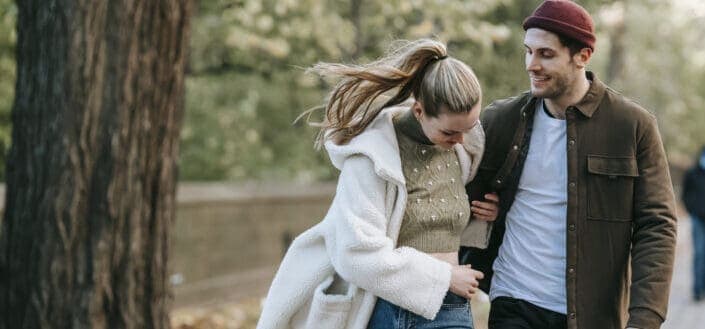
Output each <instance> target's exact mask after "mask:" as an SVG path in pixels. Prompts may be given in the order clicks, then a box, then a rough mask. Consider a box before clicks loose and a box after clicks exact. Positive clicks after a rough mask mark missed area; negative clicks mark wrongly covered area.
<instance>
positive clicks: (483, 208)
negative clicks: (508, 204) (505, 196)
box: [470, 193, 499, 221]
mask: <svg viewBox="0 0 705 329" xmlns="http://www.w3.org/2000/svg"><path fill="white" fill-rule="evenodd" d="M470 210H471V211H472V217H471V218H473V219H480V220H486V221H493V220H495V219H497V216H498V214H499V196H498V195H497V193H488V194H485V201H478V200H475V201H473V202H471V203H470Z"/></svg>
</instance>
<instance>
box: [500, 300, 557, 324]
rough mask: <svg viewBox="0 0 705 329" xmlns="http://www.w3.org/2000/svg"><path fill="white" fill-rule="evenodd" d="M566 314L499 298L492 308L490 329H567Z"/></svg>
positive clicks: (524, 302) (519, 301)
mask: <svg viewBox="0 0 705 329" xmlns="http://www.w3.org/2000/svg"><path fill="white" fill-rule="evenodd" d="M565 328H566V316H565V314H561V313H557V312H553V311H550V310H547V309H545V308H541V307H538V306H536V305H534V304H531V303H529V302H527V301H524V300H521V299H516V298H510V297H497V298H495V299H494V300H492V305H491V307H490V319H489V329H565Z"/></svg>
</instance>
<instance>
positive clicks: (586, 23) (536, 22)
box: [524, 0, 595, 50]
mask: <svg viewBox="0 0 705 329" xmlns="http://www.w3.org/2000/svg"><path fill="white" fill-rule="evenodd" d="M532 27H537V28H540V29H543V30H546V31H550V32H553V33H556V34H559V35H561V36H564V37H568V38H571V39H575V40H577V41H579V42H581V43H583V44H585V46H587V47H588V48H590V49H592V50H595V28H594V26H593V23H592V17H590V14H589V13H588V12H587V10H585V8H583V7H581V6H580V5H578V4H577V3H575V2H573V1H569V0H546V1H544V2H543V3H542V4H541V5H540V6H538V8H536V10H534V13H533V14H531V16H529V17H527V18H526V19H525V20H524V30H528V29H530V28H532Z"/></svg>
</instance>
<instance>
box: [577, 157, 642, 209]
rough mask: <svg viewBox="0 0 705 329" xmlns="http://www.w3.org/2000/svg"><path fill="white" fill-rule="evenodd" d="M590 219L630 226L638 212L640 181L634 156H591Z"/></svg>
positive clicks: (589, 160)
mask: <svg viewBox="0 0 705 329" xmlns="http://www.w3.org/2000/svg"><path fill="white" fill-rule="evenodd" d="M587 160H588V162H587V169H588V178H587V213H588V216H587V217H588V219H591V220H604V221H617V222H629V221H631V220H632V218H633V212H634V206H633V201H634V179H635V178H636V177H639V169H638V168H637V163H636V159H635V158H634V157H632V156H626V157H612V156H601V155H588V159H587Z"/></svg>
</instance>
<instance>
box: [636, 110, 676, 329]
mask: <svg viewBox="0 0 705 329" xmlns="http://www.w3.org/2000/svg"><path fill="white" fill-rule="evenodd" d="M644 121H646V122H644V124H643V125H642V129H641V131H642V133H641V135H640V136H638V140H637V150H636V152H637V163H638V168H639V177H638V178H637V179H636V180H635V182H634V222H633V227H632V230H633V231H632V251H631V256H632V257H631V259H632V260H631V265H632V278H631V279H632V280H631V282H632V283H631V287H630V301H629V321H628V325H627V326H628V327H636V328H643V329H648V328H659V327H660V326H661V323H662V322H663V321H664V319H665V318H666V309H667V306H668V295H669V290H670V283H671V276H672V272H673V259H674V254H675V246H676V216H675V197H674V195H673V187H672V184H671V177H670V175H669V172H668V163H667V161H666V155H665V151H664V148H663V144H662V142H661V137H660V136H659V133H658V128H657V126H656V120H655V118H654V117H650V120H644Z"/></svg>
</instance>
